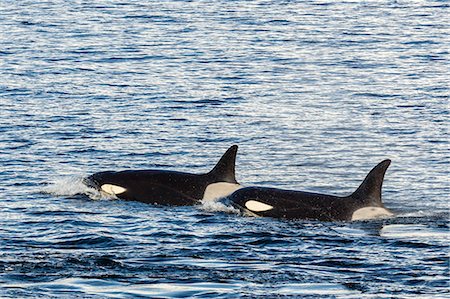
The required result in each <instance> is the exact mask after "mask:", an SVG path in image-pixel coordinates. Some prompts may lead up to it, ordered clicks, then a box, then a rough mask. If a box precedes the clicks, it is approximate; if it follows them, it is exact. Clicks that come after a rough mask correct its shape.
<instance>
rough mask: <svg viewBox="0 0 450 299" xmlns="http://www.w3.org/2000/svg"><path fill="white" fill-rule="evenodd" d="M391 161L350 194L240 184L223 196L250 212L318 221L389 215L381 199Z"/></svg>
mask: <svg viewBox="0 0 450 299" xmlns="http://www.w3.org/2000/svg"><path fill="white" fill-rule="evenodd" d="M390 163H391V161H390V160H384V161H382V162H381V163H379V164H378V165H377V166H375V167H374V168H373V169H372V170H371V171H370V172H369V174H368V175H367V176H366V178H365V180H364V181H363V182H362V184H361V185H360V186H359V188H358V189H357V190H356V191H355V192H353V193H352V194H351V195H349V196H345V197H340V196H334V195H326V194H319V193H311V192H303V191H293V190H283V189H277V188H265V187H246V188H241V189H239V190H237V191H235V192H234V193H232V194H231V195H229V196H228V197H227V198H225V199H224V200H225V201H226V202H228V203H230V204H231V205H232V206H234V207H235V208H238V209H240V210H241V211H243V212H244V213H246V214H249V215H253V216H267V217H275V218H285V219H314V220H321V221H352V220H366V219H373V218H380V217H388V216H392V215H393V213H392V212H390V211H389V210H388V209H386V208H385V207H384V205H383V203H382V200H381V187H382V184H383V179H384V175H385V173H386V170H387V168H388V167H389V165H390Z"/></svg>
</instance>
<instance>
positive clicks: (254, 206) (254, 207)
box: [245, 200, 273, 212]
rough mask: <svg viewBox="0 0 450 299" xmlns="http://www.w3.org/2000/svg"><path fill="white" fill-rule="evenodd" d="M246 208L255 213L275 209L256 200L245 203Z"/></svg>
mask: <svg viewBox="0 0 450 299" xmlns="http://www.w3.org/2000/svg"><path fill="white" fill-rule="evenodd" d="M245 207H246V208H247V209H249V210H250V211H253V212H264V211H269V210H272V209H273V207H272V206H271V205H268V204H265V203H263V202H259V201H256V200H249V201H247V202H246V203H245Z"/></svg>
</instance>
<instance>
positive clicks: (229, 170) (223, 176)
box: [208, 145, 238, 184]
mask: <svg viewBox="0 0 450 299" xmlns="http://www.w3.org/2000/svg"><path fill="white" fill-rule="evenodd" d="M237 150H238V146H237V145H232V146H231V147H230V148H229V149H228V150H227V151H226V152H225V154H223V156H222V158H220V160H219V162H217V164H216V166H215V167H214V168H213V169H212V170H211V171H210V172H209V173H208V175H209V176H212V178H213V179H214V181H215V182H227V183H233V184H237V182H236V175H235V164H236V154H237Z"/></svg>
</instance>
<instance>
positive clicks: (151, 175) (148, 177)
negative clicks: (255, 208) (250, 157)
mask: <svg viewBox="0 0 450 299" xmlns="http://www.w3.org/2000/svg"><path fill="white" fill-rule="evenodd" d="M237 149H238V147H237V146H236V145H233V146H231V147H230V148H229V149H228V150H227V151H226V152H225V154H224V155H223V156H222V157H221V159H220V160H219V162H218V163H217V164H216V166H215V167H214V168H213V169H212V170H211V171H210V172H209V173H206V174H192V173H185V172H178V171H168V170H125V171H105V172H98V173H95V174H93V175H91V176H89V177H88V178H87V179H86V180H85V182H86V184H87V185H88V186H91V187H94V188H96V189H98V190H101V187H102V186H103V185H105V184H109V185H114V186H120V187H122V188H124V189H126V191H125V192H123V193H120V194H116V196H117V197H118V198H120V199H124V200H134V201H141V202H145V203H152V204H164V205H193V204H196V203H198V201H200V200H201V199H202V198H203V195H204V192H205V189H206V188H207V187H208V185H209V184H213V183H216V182H227V183H233V184H236V183H237V182H236V177H235V162H236V154H237Z"/></svg>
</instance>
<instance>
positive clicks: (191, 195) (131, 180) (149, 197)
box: [88, 170, 214, 205]
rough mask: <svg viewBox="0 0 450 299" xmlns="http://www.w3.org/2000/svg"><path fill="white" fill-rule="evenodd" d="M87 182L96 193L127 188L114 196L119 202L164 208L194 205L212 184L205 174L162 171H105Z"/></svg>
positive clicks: (210, 177) (91, 177) (211, 180)
mask: <svg viewBox="0 0 450 299" xmlns="http://www.w3.org/2000/svg"><path fill="white" fill-rule="evenodd" d="M88 180H89V181H90V183H88V185H89V186H91V187H94V188H95V189H100V187H101V185H103V184H112V185H117V186H121V187H124V188H126V189H127V191H125V192H124V193H122V194H118V195H116V196H117V197H118V198H120V199H124V200H133V201H141V202H145V203H150V204H165V205H194V204H196V203H198V201H199V200H200V199H202V197H203V194H204V193H205V189H206V187H207V186H208V185H209V184H211V183H213V182H214V180H213V177H212V176H209V175H208V174H191V173H184V172H176V171H165V170H125V171H105V172H98V173H96V174H93V175H92V176H90V177H89V178H88Z"/></svg>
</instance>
